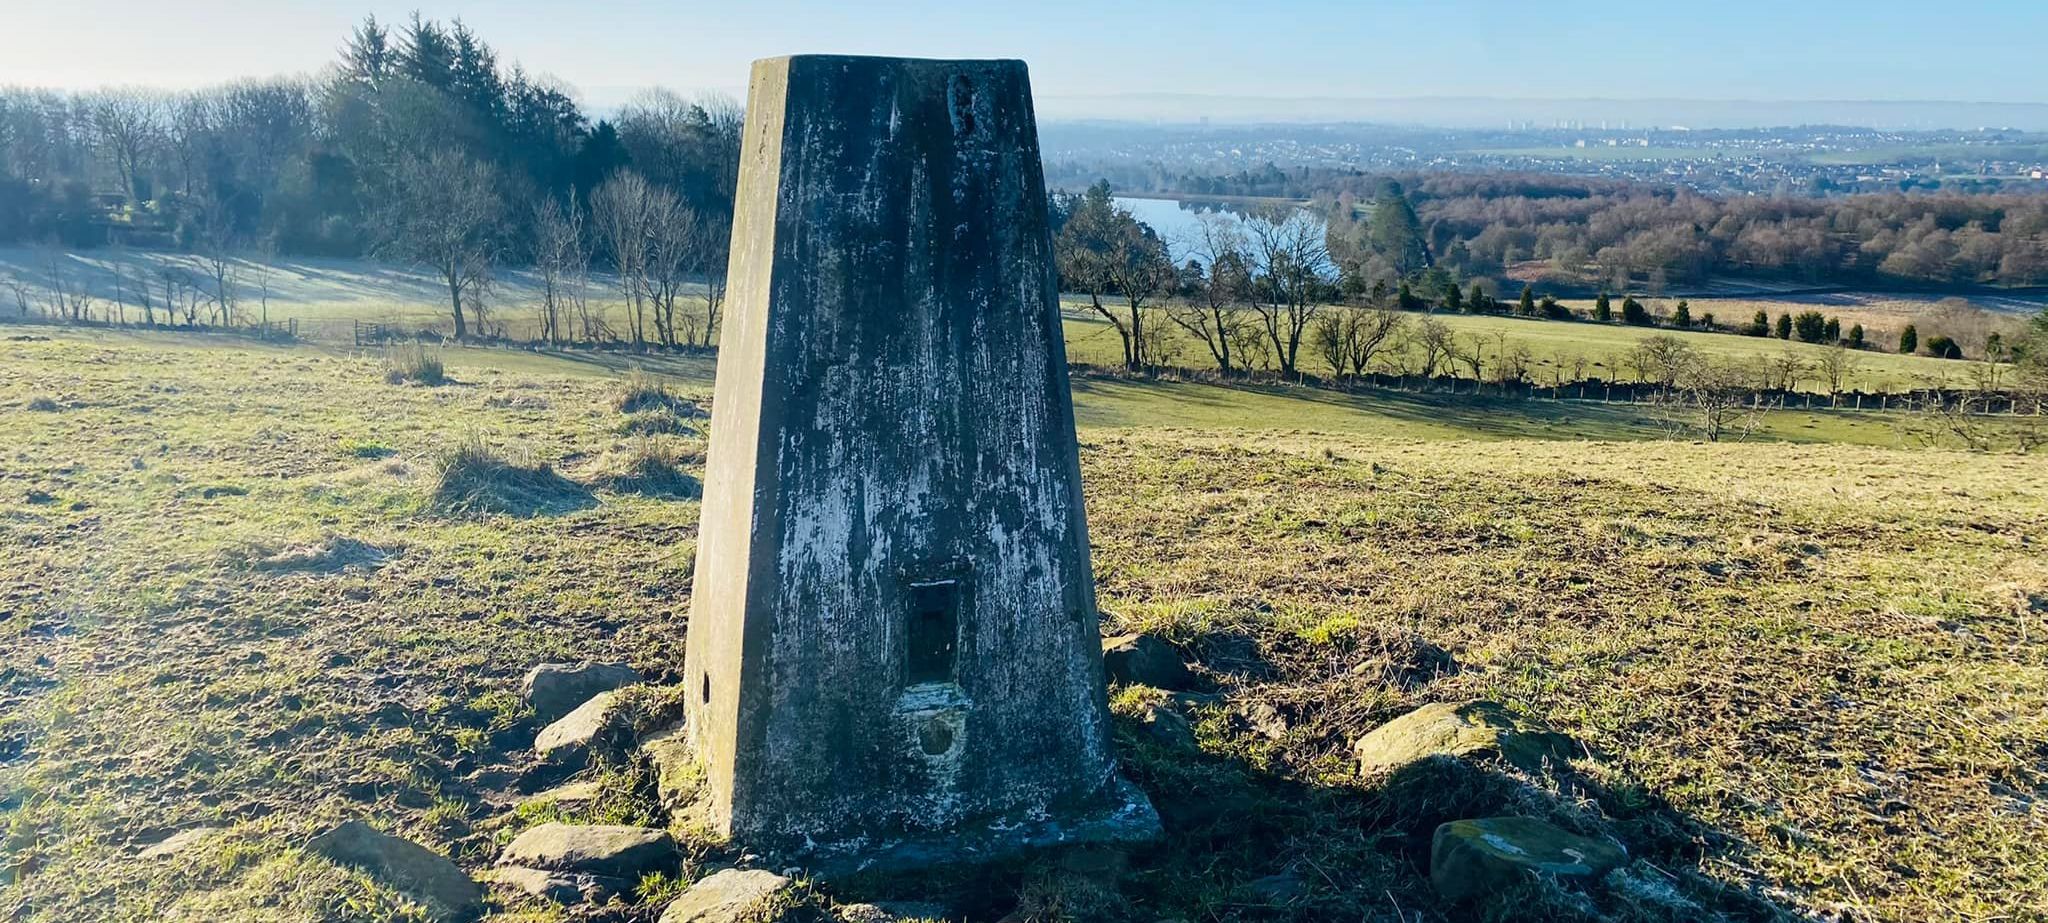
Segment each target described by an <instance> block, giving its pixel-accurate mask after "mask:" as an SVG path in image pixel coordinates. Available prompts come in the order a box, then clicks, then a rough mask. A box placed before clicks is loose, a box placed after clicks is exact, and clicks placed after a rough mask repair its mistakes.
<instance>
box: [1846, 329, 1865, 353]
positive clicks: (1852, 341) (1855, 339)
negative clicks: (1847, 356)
mask: <svg viewBox="0 0 2048 923" xmlns="http://www.w3.org/2000/svg"><path fill="white" fill-rule="evenodd" d="M1849 348H1850V349H1862V348H1863V325H1862V324H1854V325H1852V326H1850V327H1849Z"/></svg>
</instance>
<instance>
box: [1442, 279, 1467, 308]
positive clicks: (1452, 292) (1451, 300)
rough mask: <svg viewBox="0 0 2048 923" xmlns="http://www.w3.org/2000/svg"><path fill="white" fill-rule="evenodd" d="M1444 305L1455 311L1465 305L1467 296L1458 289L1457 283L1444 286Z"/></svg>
mask: <svg viewBox="0 0 2048 923" xmlns="http://www.w3.org/2000/svg"><path fill="white" fill-rule="evenodd" d="M1444 307H1446V308H1449V309H1451V310H1453V311H1457V310H1462V309H1463V308H1464V307H1465V296H1464V294H1463V293H1462V292H1459V291H1458V286H1457V284H1456V283H1452V284H1449V285H1445V286H1444Z"/></svg>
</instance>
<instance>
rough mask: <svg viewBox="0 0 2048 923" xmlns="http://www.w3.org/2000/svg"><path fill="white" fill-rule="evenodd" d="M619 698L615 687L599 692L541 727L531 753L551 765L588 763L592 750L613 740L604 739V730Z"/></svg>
mask: <svg viewBox="0 0 2048 923" xmlns="http://www.w3.org/2000/svg"><path fill="white" fill-rule="evenodd" d="M618 697H619V693H618V690H612V691H610V692H600V693H598V694H597V695H595V696H593V697H591V699H590V701H588V702H585V703H583V704H582V705H581V706H579V707H577V709H576V710H575V711H572V712H570V713H568V714H567V715H564V716H563V717H562V719H561V720H559V721H556V722H555V723H553V724H550V725H548V726H547V727H545V728H542V729H541V732H540V736H538V737H535V738H534V739H533V749H534V752H535V753H538V754H539V755H540V758H541V761H542V762H545V763H548V764H550V765H554V766H581V765H583V764H584V763H586V762H588V761H589V760H590V756H591V754H592V753H593V752H596V751H598V750H603V749H607V748H608V747H609V746H610V745H611V743H612V742H610V741H607V740H605V729H606V727H607V726H608V725H609V724H610V721H611V714H612V704H613V703H614V702H617V701H618Z"/></svg>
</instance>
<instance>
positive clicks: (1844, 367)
mask: <svg viewBox="0 0 2048 923" xmlns="http://www.w3.org/2000/svg"><path fill="white" fill-rule="evenodd" d="M1862 364H1863V357H1861V356H1859V355H1857V354H1856V353H1855V352H1853V351H1851V350H1850V349H1849V346H1848V344H1846V343H1841V342H1837V343H1835V345H1833V346H1830V347H1828V348H1827V349H1825V350H1823V351H1822V352H1821V355H1820V361H1819V363H1818V365H1819V367H1820V373H1821V377H1823V378H1825V379H1827V383H1828V394H1829V395H1830V396H1833V395H1836V394H1840V393H1842V382H1844V381H1845V380H1847V379H1848V377H1849V376H1850V375H1853V374H1855V373H1856V369H1857V367H1858V366H1860V365H1862Z"/></svg>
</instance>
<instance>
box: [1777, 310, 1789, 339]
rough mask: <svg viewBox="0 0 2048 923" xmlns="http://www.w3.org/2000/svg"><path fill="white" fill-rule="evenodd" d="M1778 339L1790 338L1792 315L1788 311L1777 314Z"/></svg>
mask: <svg viewBox="0 0 2048 923" xmlns="http://www.w3.org/2000/svg"><path fill="white" fill-rule="evenodd" d="M1778 339H1780V340H1789V339H1792V315H1791V314H1790V313H1786V314H1780V315H1778Z"/></svg>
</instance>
